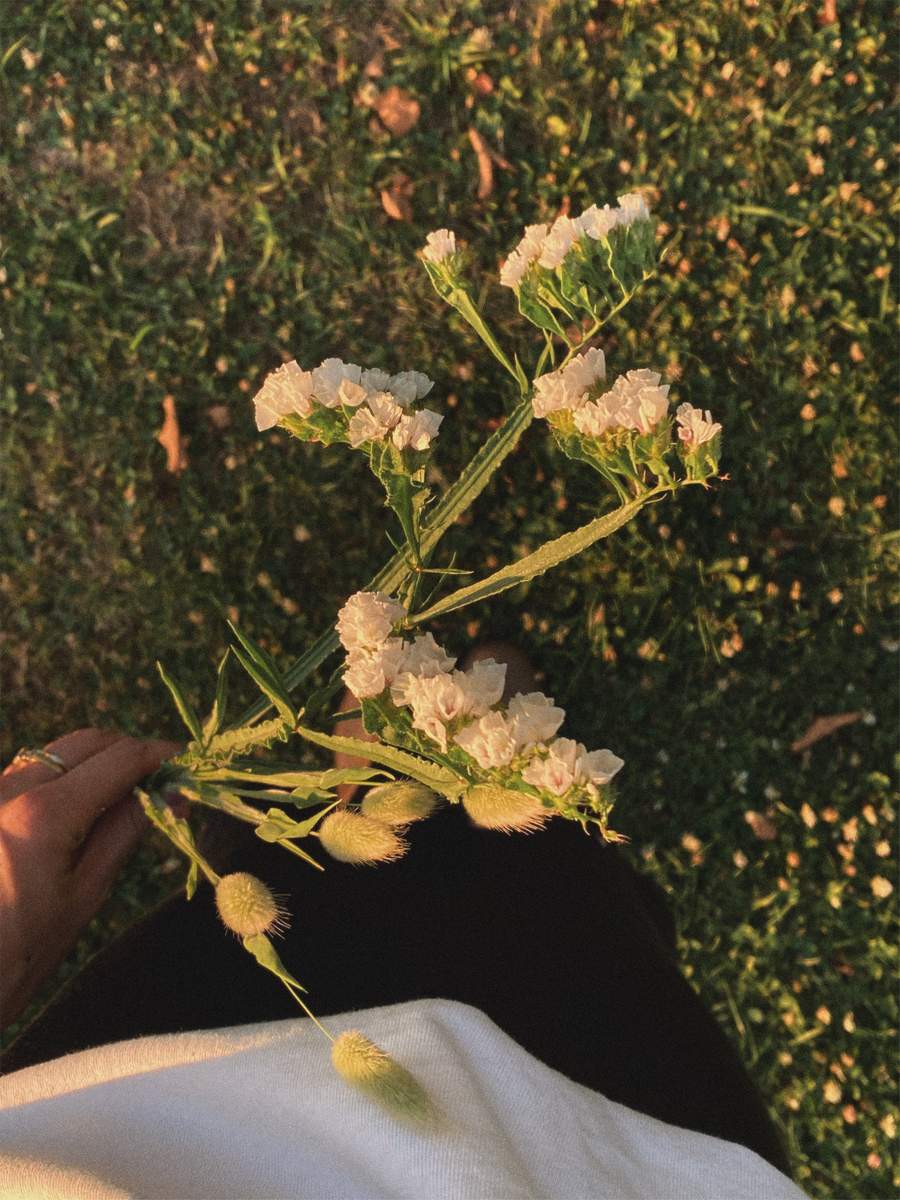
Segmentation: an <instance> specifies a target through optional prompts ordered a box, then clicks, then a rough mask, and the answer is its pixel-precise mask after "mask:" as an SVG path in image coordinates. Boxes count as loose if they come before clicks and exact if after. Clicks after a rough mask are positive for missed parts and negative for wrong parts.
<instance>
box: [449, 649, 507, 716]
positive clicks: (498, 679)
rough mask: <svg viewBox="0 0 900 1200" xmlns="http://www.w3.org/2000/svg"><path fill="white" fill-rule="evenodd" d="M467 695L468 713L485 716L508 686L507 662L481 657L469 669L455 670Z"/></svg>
mask: <svg viewBox="0 0 900 1200" xmlns="http://www.w3.org/2000/svg"><path fill="white" fill-rule="evenodd" d="M454 675H455V676H458V677H459V683H460V686H461V687H462V689H463V693H464V695H465V697H466V713H467V714H469V713H470V714H471V715H472V716H475V717H481V716H483V715H484V714H485V713H486V712H487V711H488V709H490V708H493V707H494V705H495V704H498V703H499V702H500V697H501V696H502V695H503V689H504V687H505V686H506V663H498V662H495V661H494V659H492V658H481V659H479V660H478V662H476V663H473V664H472V666H471V667H469V669H468V671H454Z"/></svg>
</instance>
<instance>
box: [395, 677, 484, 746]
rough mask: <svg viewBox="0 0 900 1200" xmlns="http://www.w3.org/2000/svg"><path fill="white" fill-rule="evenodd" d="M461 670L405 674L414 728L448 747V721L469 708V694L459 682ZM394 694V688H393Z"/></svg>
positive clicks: (408, 702)
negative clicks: (423, 676) (451, 672)
mask: <svg viewBox="0 0 900 1200" xmlns="http://www.w3.org/2000/svg"><path fill="white" fill-rule="evenodd" d="M461 675H462V672H461V671H454V672H453V674H452V675H451V674H446V673H441V674H439V675H432V676H430V677H429V678H427V679H422V678H420V677H418V676H415V675H404V676H403V680H404V682H405V687H404V694H405V696H406V703H407V704H408V705H409V707H410V708H411V709H412V716H413V722H412V723H413V728H414V729H418V730H420V731H421V732H422V733H424V734H425V735H426V736H427V737H430V738H431V739H432V740H433V741H435V742H437V743H438V745H439V746H440V747H441V749H442V750H446V749H447V728H446V727H447V725H449V724H450V722H451V721H455V720H456V719H457V718H458V717H461V716H463V715H464V714H465V712H466V696H465V693H464V692H463V690H462V688H461V687H460V686H459V683H458V682H457V677H458V676H461ZM392 697H393V692H392Z"/></svg>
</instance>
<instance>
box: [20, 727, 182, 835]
mask: <svg viewBox="0 0 900 1200" xmlns="http://www.w3.org/2000/svg"><path fill="white" fill-rule="evenodd" d="M180 749H181V747H180V746H179V745H178V743H177V742H164V741H140V740H138V739H137V738H131V737H123V738H120V739H119V740H118V741H116V742H113V743H112V745H109V746H107V747H106V748H105V749H102V750H100V751H99V753H97V754H93V755H92V756H91V757H90V758H87V759H85V760H84V761H83V762H81V763H79V764H78V766H75V767H73V768H72V770H71V771H67V772H66V774H65V775H60V776H58V777H57V778H56V779H53V780H52V781H50V782H49V783H44V784H41V785H40V786H39V787H36V788H35V789H34V790H33V791H32V792H31V793H30V796H31V798H32V799H33V800H34V801H35V802H38V803H41V805H42V807H45V808H46V822H47V825H48V827H53V828H55V831H56V833H57V834H61V835H62V836H63V837H65V838H66V839H67V840H69V839H71V838H72V837H73V835H75V840H77V835H78V833H79V831H80V832H82V833H83V832H84V831H86V830H88V829H89V828H90V827H91V825H93V823H94V822H95V821H96V820H97V818H98V817H99V816H100V814H101V813H103V812H105V811H106V809H108V808H109V807H110V806H111V805H113V804H115V803H116V801H118V800H121V799H123V797H125V796H127V795H128V793H129V792H130V791H131V790H132V789H133V788H134V787H135V786H136V785H137V784H138V783H140V781H141V780H142V779H143V778H144V777H145V776H147V775H149V774H150V773H151V772H152V771H155V770H156V768H157V767H158V766H159V765H160V763H162V762H165V760H166V759H167V758H171V757H172V756H173V755H175V754H177V753H178V752H179V751H180ZM45 802H46V803H45Z"/></svg>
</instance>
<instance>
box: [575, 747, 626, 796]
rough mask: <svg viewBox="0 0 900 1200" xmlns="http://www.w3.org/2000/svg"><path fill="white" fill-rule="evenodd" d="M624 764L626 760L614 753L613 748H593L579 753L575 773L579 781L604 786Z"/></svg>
mask: <svg viewBox="0 0 900 1200" xmlns="http://www.w3.org/2000/svg"><path fill="white" fill-rule="evenodd" d="M583 749H584V748H583V747H582V750H583ZM624 766H625V762H624V760H623V759H621V758H619V756H618V755H617V754H613V752H612V751H611V750H591V751H584V753H582V754H579V755H578V758H577V759H576V762H575V773H576V777H577V779H578V780H579V782H581V781H585V782H590V783H595V784H596V785H597V786H598V787H602V786H603V784H605V783H609V781H610V780H611V779H612V778H613V776H614V775H617V774H618V773H619V771H621V770H622V768H623V767H624Z"/></svg>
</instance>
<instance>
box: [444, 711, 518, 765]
mask: <svg viewBox="0 0 900 1200" xmlns="http://www.w3.org/2000/svg"><path fill="white" fill-rule="evenodd" d="M453 740H454V741H455V742H456V743H457V745H459V746H462V748H463V750H465V752H466V753H467V754H470V755H471V756H472V758H474V759H475V761H476V762H477V763H478V765H479V766H480V767H484V768H485V770H490V769H491V768H492V767H505V766H506V765H507V764H508V763H510V762H511V761H512V759H513V757H514V755H515V753H516V740H515V738H514V736H513V733H512V729H511V724H510V722H509V721H508V720H507V718H506V717H505V716H504V715H503V713H501V712H488V713H485V715H484V716H483V717H479V719H478V720H477V721H473V722H472V723H471V725H467V726H466V727H465V729H461V730H460V731H459V733H457V734H456V735H455V737H454V738H453Z"/></svg>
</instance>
